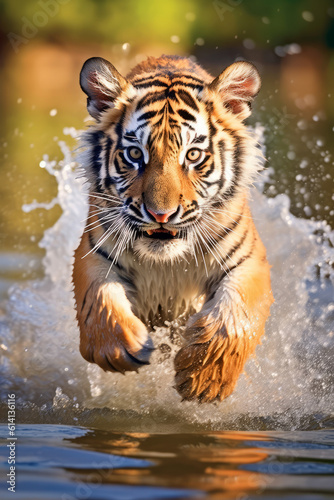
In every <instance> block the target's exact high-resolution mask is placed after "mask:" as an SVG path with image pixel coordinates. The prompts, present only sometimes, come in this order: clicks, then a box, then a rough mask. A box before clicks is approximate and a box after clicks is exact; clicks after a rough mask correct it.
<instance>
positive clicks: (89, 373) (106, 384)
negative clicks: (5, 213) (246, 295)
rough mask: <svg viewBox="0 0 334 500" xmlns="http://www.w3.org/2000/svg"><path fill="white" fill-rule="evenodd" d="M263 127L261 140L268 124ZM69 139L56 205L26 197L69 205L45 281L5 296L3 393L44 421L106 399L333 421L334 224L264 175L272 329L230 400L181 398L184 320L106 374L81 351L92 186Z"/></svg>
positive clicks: (255, 206) (49, 240)
mask: <svg viewBox="0 0 334 500" xmlns="http://www.w3.org/2000/svg"><path fill="white" fill-rule="evenodd" d="M67 133H72V135H73V133H74V132H73V131H71V130H68V131H67ZM257 133H258V134H259V138H261V137H260V136H261V134H262V129H261V127H258V128H257ZM74 135H75V134H74ZM60 146H61V149H62V151H63V154H64V160H63V161H61V162H60V163H59V164H56V162H53V161H49V160H48V158H47V157H45V158H44V160H43V162H41V167H43V168H46V169H47V170H48V172H49V173H50V174H51V175H53V176H55V177H56V179H57V182H58V196H57V198H56V199H55V200H53V201H52V202H51V204H48V205H40V204H36V203H32V204H31V205H30V206H25V207H24V210H26V211H28V210H32V209H34V208H40V207H41V206H42V207H44V208H50V207H52V206H53V205H54V204H55V203H59V205H60V206H61V208H62V210H63V213H62V215H61V217H60V219H59V220H58V221H57V222H56V224H55V225H54V226H53V227H52V228H50V229H48V230H47V231H46V232H45V235H44V238H43V240H42V241H41V242H40V246H41V247H43V248H45V251H46V255H45V258H44V267H45V277H44V279H42V280H38V281H33V282H29V283H25V284H18V285H15V286H14V287H12V289H11V290H10V293H9V298H8V301H7V302H6V303H5V304H4V305H3V315H2V318H1V324H0V326H1V338H0V357H1V366H2V367H1V372H0V381H1V384H0V385H1V392H2V394H1V395H2V397H3V400H4V399H6V397H7V393H8V392H15V393H16V398H17V400H18V402H19V404H20V405H21V407H22V408H24V414H25V415H29V411H31V414H34V415H36V414H37V415H38V418H40V419H43V418H44V421H45V419H46V420H47V417H45V416H46V415H50V412H52V411H56V410H60V411H61V415H62V416H63V417H64V415H67V416H71V418H73V419H74V421H77V420H78V418H77V416H78V415H79V422H80V412H83V411H85V412H86V413H87V408H88V409H91V410H92V411H96V409H97V408H105V407H107V408H110V409H111V410H112V411H114V412H119V411H123V414H124V415H127V414H134V413H135V414H136V415H137V416H139V417H140V418H143V419H145V418H147V419H149V418H152V417H153V418H156V419H157V420H159V419H165V420H166V419H172V420H173V419H174V420H175V421H177V422H188V423H191V424H194V423H195V424H200V425H203V424H211V425H213V426H215V427H216V428H227V427H230V428H231V427H233V426H239V428H245V427H246V428H247V425H249V426H252V424H250V423H249V424H247V423H245V422H259V421H261V422H262V424H261V425H263V422H265V421H266V420H267V421H269V422H270V424H269V426H270V427H272V428H273V427H275V426H276V427H280V426H282V425H284V426H285V427H289V426H290V427H291V428H292V427H300V426H302V422H303V419H305V418H308V417H309V416H313V418H316V420H317V421H318V422H320V424H321V422H324V421H326V419H328V418H329V416H330V414H331V412H332V408H333V395H334V394H333V393H334V391H333V381H334V380H333V376H334V375H333V370H332V362H333V353H334V327H333V324H334V303H333V296H334V294H333V288H334V279H333V276H334V272H333V260H334V251H333V241H334V237H333V233H332V232H331V231H330V229H329V228H328V227H326V225H325V224H324V223H318V222H317V223H315V222H311V221H307V220H301V219H296V218H295V217H294V216H293V215H292V214H291V213H290V211H289V199H288V197H287V196H285V195H280V196H277V197H276V198H271V199H268V198H266V197H265V196H264V195H263V194H262V186H261V185H259V186H257V187H256V188H253V190H252V192H251V196H252V202H251V205H252V210H253V214H254V218H255V220H256V225H257V227H258V230H259V232H260V234H261V237H262V239H263V241H264V243H265V245H266V247H267V250H268V257H269V261H270V263H271V264H272V284H273V291H274V297H275V304H274V305H273V307H272V310H271V317H270V319H269V321H268V323H267V328H266V335H265V337H264V339H263V343H262V346H259V347H258V348H257V350H256V357H255V358H253V359H251V360H250V361H249V362H248V363H247V365H246V369H245V373H244V375H242V376H241V378H240V380H239V382H238V385H237V388H236V390H235V392H234V393H233V394H232V396H230V397H229V398H228V399H227V400H226V401H224V402H223V403H220V404H218V403H214V404H204V405H198V404H197V403H189V402H186V403H181V402H180V397H179V396H178V394H177V393H176V391H175V389H173V377H174V372H173V357H174V354H175V352H176V351H177V350H178V348H179V347H178V344H179V341H178V340H176V341H175V340H171V337H173V338H174V336H172V335H171V332H172V331H174V330H175V325H170V326H169V327H168V326H166V328H159V329H157V330H156V331H155V332H154V333H153V334H152V337H153V340H154V344H155V346H156V347H157V349H156V351H155V352H154V354H153V357H152V360H151V365H150V366H149V367H145V368H142V369H141V370H140V371H139V373H138V374H137V373H128V374H126V375H125V376H123V375H120V374H110V373H104V372H103V371H102V370H101V369H100V368H99V367H97V366H96V365H91V364H88V363H87V362H86V361H84V360H83V359H82V358H81V356H80V354H79V349H78V343H79V332H78V327H77V324H76V320H75V312H74V299H73V293H72V290H71V266H72V263H73V252H74V249H75V248H76V247H77V245H78V243H79V238H80V235H81V232H82V230H83V226H84V219H85V215H86V210H87V207H86V195H85V194H84V192H85V189H84V183H83V181H82V179H78V178H77V176H76V174H75V162H74V159H73V157H72V155H71V153H70V152H69V150H68V148H67V147H66V144H65V143H60ZM262 184H263V183H262ZM112 411H111V415H112ZM131 412H132V413H131ZM26 418H28V419H29V417H26ZM31 418H32V417H31ZM38 418H37V420H38ZM64 418H65V417H64ZM259 419H260V420H259ZM67 422H68V420H67ZM320 424H319V425H320ZM257 425H259V424H257ZM253 428H254V424H253Z"/></svg>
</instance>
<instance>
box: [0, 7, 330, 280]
mask: <svg viewBox="0 0 334 500" xmlns="http://www.w3.org/2000/svg"><path fill="white" fill-rule="evenodd" d="M162 53H166V54H180V55H185V56H190V57H192V58H194V59H195V60H197V61H198V62H199V63H200V64H201V65H203V66H204V68H205V69H207V70H208V71H210V72H211V73H212V74H213V75H217V74H218V73H219V72H220V71H221V70H222V69H223V68H224V67H226V66H227V65H228V64H230V63H232V62H233V61H235V60H237V59H247V60H249V61H251V62H253V63H254V64H255V65H256V66H257V67H258V69H259V71H260V73H261V75H262V78H263V87H262V91H261V92H260V95H259V96H258V98H257V101H256V103H255V106H254V112H253V115H252V117H251V119H250V122H249V123H250V124H255V123H257V122H260V123H261V124H262V125H263V126H264V127H265V137H266V147H267V152H266V156H267V159H268V162H267V165H268V166H269V167H272V168H273V173H272V180H273V182H272V183H270V184H268V186H267V189H266V191H267V194H268V195H269V196H274V195H276V194H277V193H286V194H288V195H289V197H290V199H291V211H292V213H293V214H295V215H297V216H298V217H304V218H314V219H317V220H324V221H326V222H327V223H329V224H330V225H331V226H332V227H334V208H333V205H334V203H333V153H334V146H333V134H334V132H333V130H334V129H333V126H334V88H333V84H334V6H333V3H332V2H331V1H330V0H318V1H317V2H314V0H294V1H291V0H271V1H268V0H256V1H250V0H214V1H210V2H204V1H200V0H184V1H180V0H168V1H166V2H157V1H154V0H95V1H94V0H36V1H34V0H29V1H27V0H15V1H10V0H0V54H1V71H2V76H1V84H2V90H1V93H0V107H1V117H2V120H1V122H0V154H1V184H0V193H1V204H2V210H1V245H2V252H3V255H4V258H3V260H2V262H3V263H2V265H1V266H0V267H1V268H2V271H3V273H4V274H3V278H4V279H3V283H4V285H3V287H4V289H6V288H7V287H8V285H9V284H10V283H11V282H12V281H13V280H15V279H17V278H20V279H22V278H25V277H29V278H30V277H35V276H36V275H38V274H39V273H40V272H41V271H40V265H39V262H40V258H41V256H42V255H43V252H42V250H41V249H39V247H38V241H39V240H40V238H41V237H42V234H43V231H44V229H45V228H46V227H48V226H50V225H51V224H52V223H53V222H54V221H55V220H56V219H57V217H59V215H60V209H59V208H58V207H57V206H56V207H55V208H53V209H52V210H43V209H40V210H36V211H33V212H31V213H24V212H23V211H22V205H23V204H25V203H30V202H32V201H33V200H37V201H39V202H48V201H50V200H51V199H52V198H53V197H54V196H55V194H56V182H55V180H54V178H52V177H50V175H49V174H48V173H47V172H45V170H43V168H41V165H43V162H42V160H43V157H44V155H48V156H49V158H50V159H55V160H59V159H61V157H62V154H61V151H60V148H59V145H58V143H59V141H60V140H65V141H66V142H67V143H68V144H70V145H71V147H72V148H73V149H74V148H75V147H76V145H75V142H74V140H73V139H71V138H69V137H68V136H65V135H64V133H63V129H64V127H75V128H78V129H81V128H83V127H84V126H85V123H84V120H85V117H86V116H87V113H86V99H85V96H84V95H83V93H82V92H81V90H80V87H79V83H78V76H79V72H80V69H81V66H82V64H83V62H84V61H85V60H86V59H87V58H88V57H92V56H102V57H105V58H107V59H109V60H110V61H111V62H112V63H113V64H114V65H115V66H116V67H117V68H118V69H119V71H120V72H122V73H123V74H126V73H127V72H128V71H129V69H130V68H131V67H132V66H133V65H134V64H136V63H138V62H140V61H141V60H143V59H145V58H146V57H147V56H149V55H153V56H159V55H160V54H162ZM41 162H42V163H41ZM27 255H29V256H30V257H29V266H28V265H26V260H25V257H26V256H27ZM31 257H34V258H31ZM13 259H14V260H13Z"/></svg>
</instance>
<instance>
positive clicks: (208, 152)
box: [73, 56, 273, 402]
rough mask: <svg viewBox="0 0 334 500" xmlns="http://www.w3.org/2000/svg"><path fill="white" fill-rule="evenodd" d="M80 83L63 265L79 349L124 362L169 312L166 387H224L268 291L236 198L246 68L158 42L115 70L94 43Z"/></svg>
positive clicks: (245, 213)
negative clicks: (79, 200) (73, 203)
mask: <svg viewBox="0 0 334 500" xmlns="http://www.w3.org/2000/svg"><path fill="white" fill-rule="evenodd" d="M80 84H81V88H82V90H83V91H84V92H85V94H87V96H88V99H87V107H88V111H89V113H90V114H91V116H92V117H93V118H94V119H95V123H94V125H93V126H91V127H90V128H89V129H88V131H86V132H85V133H84V134H83V138H82V139H83V144H84V146H85V147H86V149H85V157H84V160H83V167H84V169H85V175H86V177H87V179H88V181H89V185H90V191H89V214H88V218H87V223H86V229H85V231H84V233H83V236H82V239H81V242H80V244H79V247H78V249H77V250H76V252H75V262H74V269H73V284H74V293H75V301H76V310H77V319H78V323H79V327H80V352H81V354H82V356H83V357H84V358H85V359H86V360H87V361H89V362H91V363H97V364H98V365H99V366H100V367H101V368H102V369H103V370H109V371H111V372H121V373H124V372H126V371H128V370H137V369H138V368H140V367H142V366H143V365H146V364H149V358H150V354H151V352H152V345H153V344H152V341H151V339H150V337H149V330H150V329H152V327H153V326H155V325H161V324H163V323H164V322H165V321H166V320H168V321H171V320H173V319H175V318H178V317H182V318H183V319H184V321H185V322H186V326H185V335H184V345H183V347H181V349H180V350H179V352H178V353H177V355H176V358H175V371H176V377H175V382H176V383H175V387H176V389H177V391H178V392H179V394H180V395H181V396H182V398H183V399H184V400H198V401H201V402H209V401H214V400H223V399H224V398H225V397H227V396H228V395H229V394H231V392H232V391H233V389H234V387H235V385H236V382H237V379H238V377H239V375H240V373H241V372H242V370H243V367H244V364H245V362H246V360H247V359H248V357H249V356H250V354H252V353H253V352H254V350H255V347H256V345H257V344H258V343H259V341H260V338H261V336H262V334H263V333H264V325H265V322H266V319H267V317H268V316H269V309H270V305H271V303H272V302H273V299H272V293H271V286H270V273H269V265H268V262H267V259H266V251H265V248H264V246H263V244H262V242H261V240H260V238H259V235H258V233H257V231H256V228H255V226H254V223H253V220H252V216H251V213H250V210H249V207H248V201H247V197H248V188H249V186H250V184H251V183H252V181H253V179H254V176H255V174H256V173H257V171H258V169H259V152H258V149H257V147H256V142H255V140H254V138H253V137H252V136H251V135H250V133H249V132H248V131H247V129H246V127H245V125H244V123H243V122H244V120H245V118H247V117H248V116H249V115H250V112H251V111H250V110H251V103H252V101H253V99H254V97H255V96H256V94H257V93H258V91H259V89H260V77H259V74H258V72H257V70H256V68H255V67H254V66H253V65H252V64H250V63H248V62H236V63H234V64H232V65H231V66H229V67H228V68H226V69H225V70H224V71H223V72H222V73H221V74H220V75H219V76H217V77H216V78H214V79H212V77H211V76H210V75H209V74H208V73H207V72H206V71H204V70H203V69H202V68H201V67H200V66H198V65H197V64H195V63H194V62H192V61H191V60H189V59H187V58H183V57H176V56H174V57H173V56H162V57H159V58H157V59H156V58H152V57H150V58H148V59H147V60H146V61H145V62H143V63H141V64H139V65H137V66H136V67H135V68H134V69H133V70H132V71H131V72H130V73H129V75H128V76H127V78H124V77H123V76H122V75H120V73H118V71H117V70H116V69H115V68H114V66H112V64H110V63H109V62H108V61H106V60H105V59H102V58H98V57H94V58H91V59H88V60H87V61H86V62H85V64H84V65H83V68H82V71H81V75H80Z"/></svg>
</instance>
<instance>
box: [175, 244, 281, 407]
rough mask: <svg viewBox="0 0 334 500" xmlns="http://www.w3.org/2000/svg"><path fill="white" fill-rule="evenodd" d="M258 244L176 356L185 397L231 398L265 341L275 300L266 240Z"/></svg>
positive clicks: (194, 323)
mask: <svg viewBox="0 0 334 500" xmlns="http://www.w3.org/2000/svg"><path fill="white" fill-rule="evenodd" d="M257 246H258V247H259V248H258V249H259V252H256V253H257V256H256V257H253V258H248V259H246V260H245V261H244V262H242V263H241V264H239V266H238V267H237V268H235V269H233V270H232V271H231V272H230V274H229V275H228V276H227V277H225V279H224V280H223V282H221V284H220V286H219V287H218V289H217V290H216V293H215V295H214V298H213V299H212V300H210V301H208V302H207V303H206V304H204V306H203V309H202V310H201V311H200V312H199V313H197V314H195V315H194V316H193V317H192V318H190V320H189V322H188V325H187V328H186V334H185V337H186V344H185V346H184V347H182V348H181V350H180V351H179V352H178V353H177V356H176V358H175V369H176V389H177V391H178V392H179V393H180V394H181V396H183V399H185V400H192V399H198V400H199V401H201V402H209V401H213V400H223V399H224V398H226V397H227V396H229V395H230V394H231V393H232V391H233V389H234V387H235V385H236V383H237V380H238V377H239V375H240V374H241V372H242V370H243V367H244V365H245V363H246V361H247V359H248V358H249V356H250V355H251V354H252V353H253V352H254V351H255V348H256V346H257V344H258V343H259V342H260V338H261V336H262V334H263V333H264V325H265V322H266V319H267V318H268V316H269V309H270V305H271V304H272V302H273V298H272V293H271V286H270V273H269V269H270V268H269V264H268V262H267V260H266V257H265V250H264V247H263V245H262V242H261V241H260V240H258V242H257Z"/></svg>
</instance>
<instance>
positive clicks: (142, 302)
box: [122, 259, 206, 321]
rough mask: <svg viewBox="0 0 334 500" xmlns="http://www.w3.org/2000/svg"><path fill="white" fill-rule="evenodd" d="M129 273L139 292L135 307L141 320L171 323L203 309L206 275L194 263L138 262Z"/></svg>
mask: <svg viewBox="0 0 334 500" xmlns="http://www.w3.org/2000/svg"><path fill="white" fill-rule="evenodd" d="M122 260H123V259H122ZM123 264H125V265H127V264H128V265H129V262H128V263H126V262H124V260H123ZM129 269H130V272H131V275H132V276H133V279H134V285H135V289H136V294H135V295H134V297H133V302H134V303H133V306H134V309H135V310H136V314H138V315H139V316H141V317H144V318H148V319H151V320H152V319H153V318H157V317H159V319H160V320H161V321H164V320H172V319H174V318H177V317H179V316H180V315H183V314H184V315H186V316H187V315H188V314H189V313H190V312H195V311H198V310H199V309H200V308H201V307H202V305H203V302H204V298H205V297H204V293H203V291H204V286H205V279H206V274H205V270H204V269H203V266H202V265H196V263H195V262H194V261H193V260H191V261H190V262H189V263H188V262H186V261H180V262H173V263H152V262H151V261H148V262H139V261H136V262H135V265H133V263H132V264H131V265H130V267H129Z"/></svg>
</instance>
